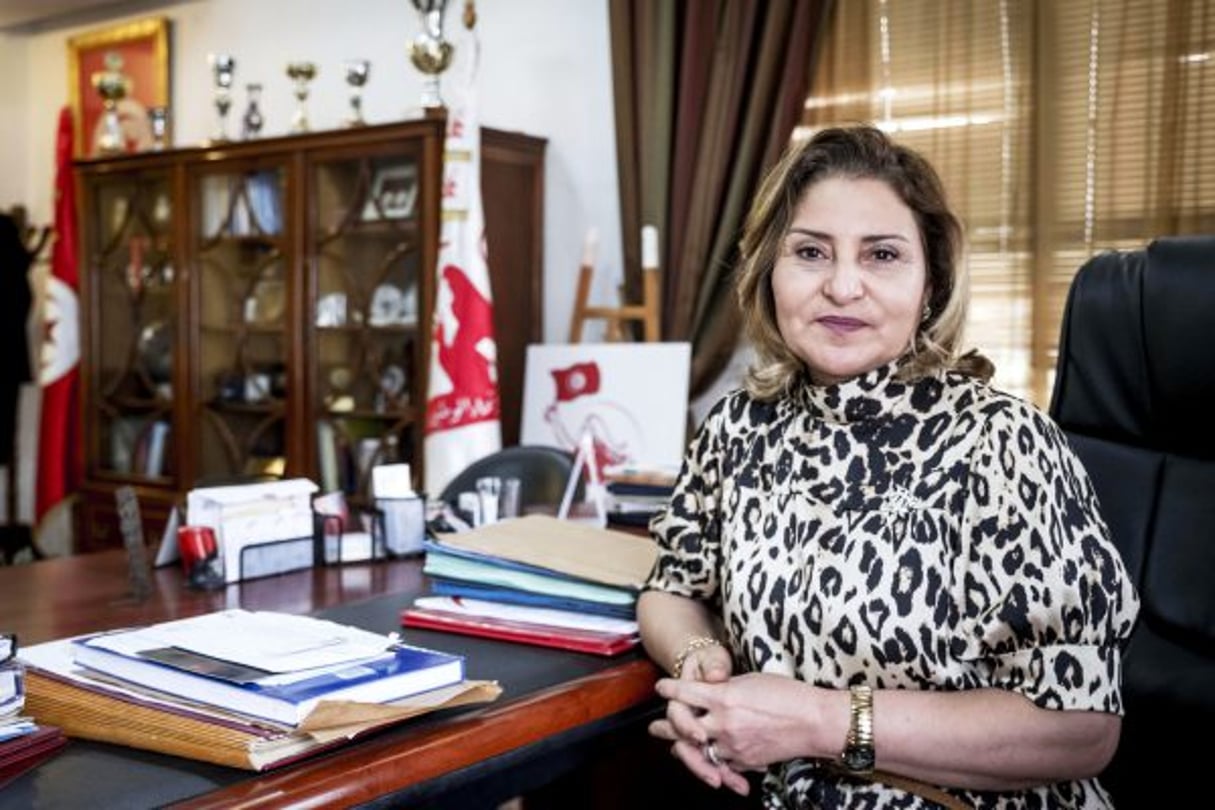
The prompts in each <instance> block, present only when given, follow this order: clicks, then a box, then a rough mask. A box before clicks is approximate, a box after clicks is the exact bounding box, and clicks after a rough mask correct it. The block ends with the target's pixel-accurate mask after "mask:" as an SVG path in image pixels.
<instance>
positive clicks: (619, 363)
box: [520, 343, 692, 479]
mask: <svg viewBox="0 0 1215 810" xmlns="http://www.w3.org/2000/svg"><path fill="white" fill-rule="evenodd" d="M691 358H692V349H691V345H690V344H688V343H578V344H537V345H532V346H528V347H527V369H526V372H525V375H524V384H523V425H522V430H521V434H520V443H521V444H543V445H549V446H554V447H561V448H563V449H566V450H569V451H570V452H571V453H577V452H578V449H579V447H580V446H582V442H583V441H584V437H585V436H588V435H589V436H590V439H591V443H592V445H593V447H594V455H595V458H594V463H595V466H596V469H597V471H598V473H599V478H600V479H603V478H604V477H605V471H606V473H608V474H610V473H611V472H612V471H615V470H620V469H629V468H636V469H640V470H670V471H676V470H678V469H679V464H680V462H681V461H682V459H683V453H684V450H685V449H686V447H687V439H688V437H687V419H688V381H689V375H690V373H691Z"/></svg>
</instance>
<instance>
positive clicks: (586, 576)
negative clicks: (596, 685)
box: [401, 515, 657, 655]
mask: <svg viewBox="0 0 1215 810" xmlns="http://www.w3.org/2000/svg"><path fill="white" fill-rule="evenodd" d="M656 553H657V550H656V548H655V546H654V543H653V541H651V540H649V539H648V538H643V537H637V536H635V535H631V534H625V533H623V532H615V531H610V530H606V529H600V528H597V527H592V526H587V525H585V524H579V523H571V522H569V521H563V520H557V519H555V518H551V517H545V516H541V515H530V516H528V517H524V518H519V519H517V520H505V521H500V522H498V523H494V524H490V525H488V526H484V527H481V528H479V529H476V530H474V531H471V532H464V533H461V534H452V535H443V536H442V537H440V538H439V539H438V540H437V541H428V542H427V545H426V565H425V568H424V570H425V572H426V573H427V574H428V575H430V577H431V589H432V591H433V592H434V593H435V594H436V595H437V597H441V598H423V599H419V600H417V601H416V602H415V604H414V605H413V606H412V607H411V608H408V609H406V610H405V611H403V613H402V615H401V619H402V622H403V623H404V624H405V625H406V626H411V627H426V628H430V629H441V630H449V631H452V632H459V633H466V634H469V635H478V636H488V637H492V638H499V639H505V640H510V641H519V642H524V643H529V644H539V645H543V646H550V647H560V648H564V649H571V650H580V651H584V652H594V653H598V654H601V655H614V654H616V653H619V652H622V651H624V650H627V649H630V648H631V647H633V646H636V644H637V643H638V637H637V624H636V622H635V621H634V617H635V615H636V603H637V595H638V593H639V592H640V589H641V586H642V584H643V583H644V582H645V579H646V577H647V576H648V575H649V572H650V568H651V567H652V566H653V564H654V559H655V556H656Z"/></svg>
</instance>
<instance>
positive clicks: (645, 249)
mask: <svg viewBox="0 0 1215 810" xmlns="http://www.w3.org/2000/svg"><path fill="white" fill-rule="evenodd" d="M647 229H648V230H647ZM647 229H643V235H642V251H641V254H642V268H641V284H642V286H641V303H640V304H624V305H622V306H618V307H604V306H591V305H590V297H591V282H592V281H593V280H594V275H595V260H594V250H593V246H594V240H595V237H594V232H593V231H592V232H591V234H589V235H588V236H587V249H586V251H585V252H584V253H583V257H582V266H581V267H579V268H578V291H577V293H576V294H575V296H574V314H573V316H572V317H571V319H570V343H581V342H582V329H583V327H584V326H585V325H586V322H587V321H590V320H600V321H604V322H605V326H606V332H605V334H604V340H605V341H607V342H619V341H623V340H626V339H627V336H626V334H625V331H624V325H625V324H626V323H630V322H639V323H641V324H642V335H643V336H644V339H645V340H646V342H656V341H659V340H661V339H662V331H661V328H660V327H661V323H662V321H661V312H662V301H661V292H660V289H661V288H660V287H659V278H658V256H657V254H658V232H657V231H655V230H654V229H653V228H652V227H649V226H647ZM621 297H622V298H623V290H622V291H621Z"/></svg>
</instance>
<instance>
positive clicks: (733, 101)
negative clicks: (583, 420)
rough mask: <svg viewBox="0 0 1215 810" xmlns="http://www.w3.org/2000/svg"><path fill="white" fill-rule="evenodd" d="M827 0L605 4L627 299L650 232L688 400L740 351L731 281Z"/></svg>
mask: <svg viewBox="0 0 1215 810" xmlns="http://www.w3.org/2000/svg"><path fill="white" fill-rule="evenodd" d="M832 5H833V2H832V0H791V2H770V3H769V2H756V1H755V0H675V1H673V2H646V0H610V6H609V13H610V15H611V36H612V71H613V83H614V92H615V102H616V149H617V160H618V162H619V177H620V221H621V228H622V232H623V234H624V264H625V289H626V295H627V296H628V298H629V300H630V301H638V300H640V289H641V256H640V253H641V247H640V233H641V226H642V225H654V226H656V227H657V228H658V231H659V249H660V264H661V269H662V333H663V339H665V340H690V341H691V342H692V393H693V395H695V394H697V393H699V392H700V391H702V390H703V389H704V388H705V387H707V385H708V384H709V383H711V382H712V381H713V379H714V378H715V377H716V376H717V374H718V373H720V371H721V369H722V368H723V367H724V365H725V362H726V361H727V360H728V359H729V357H730V355H731V353H732V352H733V350H734V347H735V345H736V344H737V342H738V335H739V318H738V311H737V306H736V305H735V301H734V294H733V284H732V271H733V268H734V263H735V259H736V247H737V243H738V238H739V236H740V232H741V228H742V223H743V219H744V218H745V216H746V212H747V206H748V204H749V202H750V198H751V195H752V194H753V192H754V190H755V187H756V185H757V184H758V182H759V179H760V177H761V176H762V174H763V172H764V170H765V169H766V168H767V167H769V166H770V165H771V164H772V163H773V162H775V160H776V158H777V157H778V156H779V155H780V153H781V151H782V150H783V149H784V147H785V145H786V144H787V143H788V142H789V138H790V135H791V134H792V132H793V128H794V126H795V125H796V124H797V123H798V122H799V121H800V120H801V116H802V109H803V106H804V104H805V100H806V94H807V89H808V87H809V80H810V75H811V70H812V66H813V62H814V55H815V52H816V45H817V43H818V41H819V40H820V38H821V32H822V31H823V30H824V29H825V25H824V22H825V20H826V19H827V18H828V15H829V11H830V8H831V6H832Z"/></svg>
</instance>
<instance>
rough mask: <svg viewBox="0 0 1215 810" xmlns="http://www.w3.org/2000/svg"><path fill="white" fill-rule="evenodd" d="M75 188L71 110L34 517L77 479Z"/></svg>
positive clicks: (58, 147)
mask: <svg viewBox="0 0 1215 810" xmlns="http://www.w3.org/2000/svg"><path fill="white" fill-rule="evenodd" d="M77 244H78V242H77V240H76V189H75V185H74V183H73V180H72V111H71V110H70V109H68V108H67V107H64V108H63V111H62V112H60V113H59V135H58V139H57V140H56V143H55V242H54V244H53V245H52V247H51V273H50V276H49V277H48V279H47V285H46V305H45V308H44V310H43V316H42V323H43V338H42V357H41V363H40V364H39V371H38V382H39V384H40V385H41V386H42V419H41V422H40V425H39V437H38V482H37V490H36V493H35V496H34V516H35V521H36V522H37V521H41V520H42V518H43V517H44V516H45V515H46V513H47V512H49V511H50V510H51V509H52V508H53V507H54V506H56V505H57V504H59V503H60V502H61V501H63V500H64V498H66V497H67V496H69V495H71V494H72V493H73V492H75V490H76V485H77V483H78V482H79V481H80V468H81V464H80V441H79V440H78V438H77V423H78V420H77V413H78V408H79V404H78V401H77V397H78V392H77V387H78V384H79V376H80V375H79V368H80V305H79V299H78V298H77V296H76V290H77V289H78V288H79V279H80V274H79V262H78V256H77V252H76V251H77Z"/></svg>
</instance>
